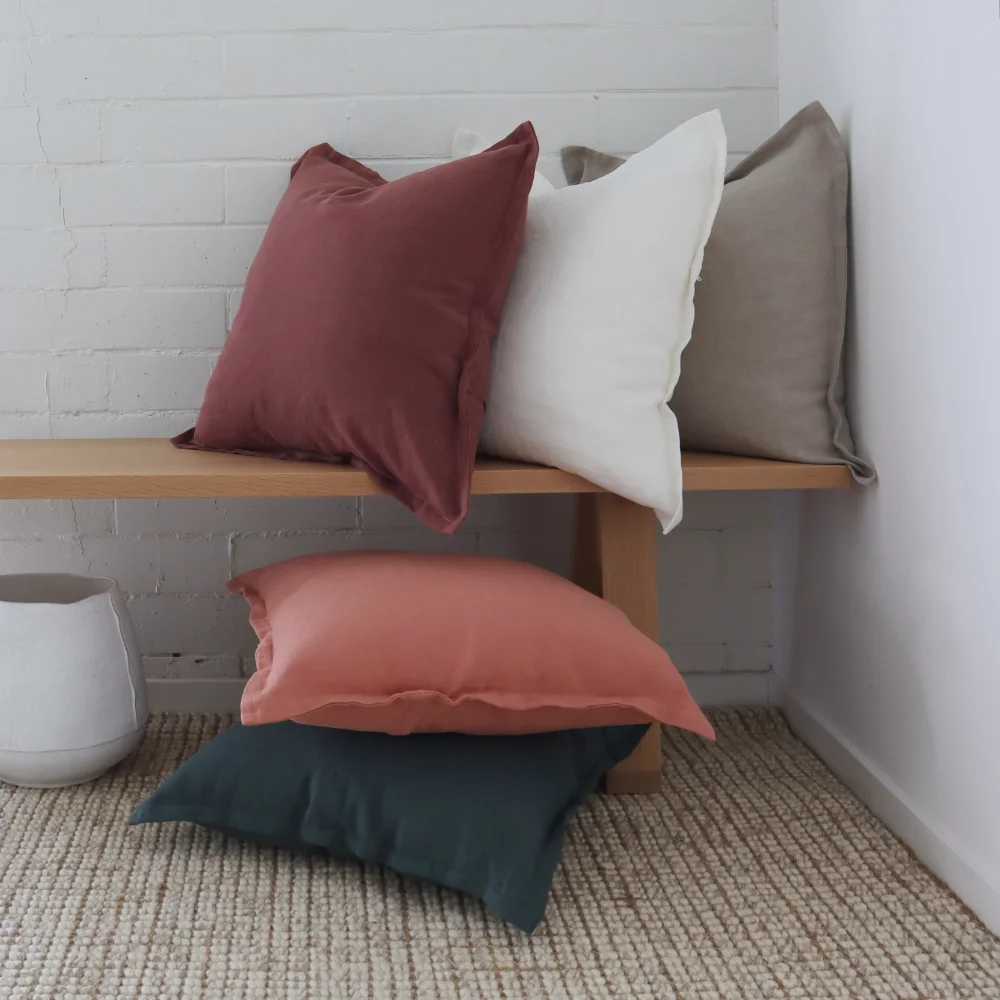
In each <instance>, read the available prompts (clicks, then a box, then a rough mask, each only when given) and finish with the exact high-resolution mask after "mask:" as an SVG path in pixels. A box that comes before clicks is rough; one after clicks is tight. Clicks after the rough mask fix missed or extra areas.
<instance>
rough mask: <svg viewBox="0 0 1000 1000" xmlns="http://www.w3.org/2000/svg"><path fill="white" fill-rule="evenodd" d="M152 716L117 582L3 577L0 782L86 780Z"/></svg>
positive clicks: (121, 752)
mask: <svg viewBox="0 0 1000 1000" xmlns="http://www.w3.org/2000/svg"><path fill="white" fill-rule="evenodd" d="M148 714H149V712H148V708H147V703H146V686H145V681H144V678H143V675H142V664H141V659H140V656H139V647H138V644H137V642H136V638H135V632H134V630H133V628H132V622H131V619H130V618H129V614H128V608H127V607H126V605H125V600H124V598H123V596H122V593H121V591H120V590H119V588H118V585H117V584H116V583H115V582H114V580H110V579H107V578H104V577H85V576H74V575H72V574H68V573H30V574H17V575H11V576H3V575H0V781H6V782H9V783H10V784H15V785H26V786H28V787H34V788H54V787H59V786H62V785H74V784H79V783H80V782H83V781H90V780H91V779H93V778H96V777H98V776H99V775H100V774H102V773H103V772H104V771H106V770H107V769H108V768H109V767H111V766H112V765H114V764H117V763H118V761H120V760H122V759H123V758H124V757H126V756H127V755H128V754H129V753H130V752H131V751H132V750H133V749H134V748H135V746H136V745H137V744H138V742H139V740H140V739H141V738H142V733H143V731H144V729H145V726H146V720H147V718H148Z"/></svg>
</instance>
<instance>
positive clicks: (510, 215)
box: [174, 122, 538, 533]
mask: <svg viewBox="0 0 1000 1000" xmlns="http://www.w3.org/2000/svg"><path fill="white" fill-rule="evenodd" d="M537 156H538V142H537V139H536V138H535V132H534V129H533V128H532V127H531V124H530V123H528V122H525V123H524V124H523V125H520V126H518V128H516V129H515V130H514V131H513V132H512V133H511V134H510V135H509V136H508V137H507V138H506V139H504V140H503V141H502V142H498V143H497V144H496V145H495V146H493V147H491V148H490V149H488V150H486V151H485V152H483V153H479V154H477V155H476V156H470V157H467V158H465V159H462V160H456V161H454V162H451V163H445V164H442V165H441V166H438V167H432V168H431V169H429V170H424V171H421V172H420V173H416V174H411V175H410V176H408V177H404V178H401V179H400V180H397V181H393V182H392V183H391V184H390V183H387V182H386V181H385V179H384V178H382V177H380V176H379V175H378V174H377V173H375V172H374V171H372V170H369V169H368V168H367V167H365V166H363V165H362V164H360V163H358V162H357V161H355V160H352V159H351V158H350V157H348V156H344V155H343V154H342V153H338V152H337V151H336V150H334V149H331V148H330V146H328V145H326V144H325V143H324V144H323V145H320V146H314V147H313V148H312V149H310V150H308V151H307V152H306V153H305V154H304V155H303V156H302V158H301V159H300V160H299V161H298V162H297V163H296V164H295V166H293V167H292V175H291V181H290V182H289V185H288V190H287V191H286V192H285V194H284V196H283V197H282V199H281V202H280V203H279V205H278V208H277V209H276V211H275V213H274V217H273V218H272V219H271V223H270V225H269V226H268V228H267V232H266V233H265V235H264V240H263V243H262V244H261V247H260V250H259V251H258V252H257V256H256V258H255V259H254V262H253V266H252V267H251V268H250V273H249V275H248V276H247V281H246V287H245V289H244V292H243V300H242V304H241V306H240V310H239V313H238V314H237V316H236V321H235V322H234V324H233V329H232V332H231V333H230V334H229V337H228V339H227V340H226V344H225V347H224V348H223V351H222V354H221V356H220V357H219V361H218V364H217V365H216V368H215V371H214V372H213V374H212V377H211V379H210V380H209V384H208V389H207V391H206V393H205V401H204V403H203V404H202V408H201V412H200V413H199V415H198V421H197V423H196V425H195V427H194V428H193V429H192V430H189V431H186V432H185V433H183V434H181V435H179V436H178V437H176V438H174V444H175V445H177V446H178V447H181V448H195V449H204V450H208V451H226V452H238V453H240V454H253V455H269V456H272V457H278V458H288V459H305V460H311V461H322V462H338V463H339V462H349V463H351V464H352V465H355V466H357V467H358V468H361V469H365V470H366V471H367V472H369V473H371V475H372V476H373V477H374V479H375V480H376V481H377V482H378V483H379V485H380V486H382V487H383V488H384V489H385V490H386V491H387V492H389V493H391V494H392V495H393V496H395V497H397V498H398V499H399V500H401V501H402V502H403V503H404V504H405V505H406V506H407V507H409V508H410V510H412V511H413V512H414V513H415V514H416V515H417V516H418V517H420V518H421V519H422V520H423V521H424V522H425V523H427V524H428V525H430V527H432V528H435V529H437V530H439V531H443V532H447V533H451V532H453V531H455V530H456V528H457V527H458V526H459V524H461V522H462V519H463V518H464V517H465V514H466V511H467V509H468V503H469V490H470V487H471V480H472V468H473V464H474V461H475V453H476V444H477V441H478V438H479V427H480V423H481V422H482V417H483V408H484V405H485V400H486V384H487V379H488V376H489V368H490V343H491V341H492V339H493V337H494V336H495V334H496V331H497V326H498V324H499V320H500V308H501V305H502V303H503V297H504V293H505V292H506V290H507V284H508V282H509V280H510V276H511V272H512V270H513V267H514V261H515V258H516V257H517V251H518V249H519V247H520V244H521V237H522V234H523V229H524V217H525V212H526V209H527V203H528V192H529V191H530V189H531V182H532V178H533V176H534V171H535V160H536V159H537Z"/></svg>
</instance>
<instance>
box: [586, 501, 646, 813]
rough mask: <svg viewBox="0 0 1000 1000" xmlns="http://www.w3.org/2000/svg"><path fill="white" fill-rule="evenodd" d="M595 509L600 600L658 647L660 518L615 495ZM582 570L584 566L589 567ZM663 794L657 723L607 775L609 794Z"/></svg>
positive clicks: (644, 508) (598, 504) (595, 503)
mask: <svg viewBox="0 0 1000 1000" xmlns="http://www.w3.org/2000/svg"><path fill="white" fill-rule="evenodd" d="M593 506H594V528H595V531H594V540H595V546H596V550H597V566H598V570H599V574H600V587H601V596H602V597H603V598H604V599H605V600H606V601H609V602H610V603H611V604H613V605H615V607H617V608H621V610H622V611H624V612H625V614H626V615H627V616H628V619H629V621H630V622H631V623H632V624H633V625H634V626H635V627H636V628H637V629H639V630H640V631H641V632H643V633H644V634H645V635H647V636H648V637H649V638H650V639H652V640H653V641H654V642H655V641H657V637H658V635H659V608H658V602H657V586H656V542H655V539H656V527H657V525H656V516H655V515H654V514H653V512H652V511H651V510H650V509H649V508H648V507H640V506H639V505H638V504H635V503H632V502H631V501H629V500H625V499H623V498H622V497H619V496H615V494H613V493H601V494H599V495H598V496H596V497H594V504H593ZM582 526H583V525H582V523H581V527H582ZM578 565H580V566H581V567H582V566H585V565H586V561H585V562H584V563H583V564H578ZM659 788H660V726H659V724H658V723H654V724H653V725H652V726H651V727H650V729H649V732H648V733H646V735H645V736H644V737H643V739H642V742H641V743H640V744H639V746H638V747H637V748H636V749H635V751H634V752H633V753H632V755H631V756H630V757H628V758H627V759H626V760H623V761H622V762H621V763H620V764H619V765H618V766H617V767H614V768H612V769H611V770H610V771H609V772H608V776H607V778H606V779H605V789H606V790H607V792H608V793H609V794H611V795H622V794H631V793H642V792H647V793H648V792H656V791H658V790H659Z"/></svg>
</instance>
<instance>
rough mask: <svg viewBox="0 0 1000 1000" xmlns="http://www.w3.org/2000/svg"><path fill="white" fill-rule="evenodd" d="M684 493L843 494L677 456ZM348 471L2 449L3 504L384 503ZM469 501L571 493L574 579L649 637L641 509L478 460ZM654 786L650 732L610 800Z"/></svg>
mask: <svg viewBox="0 0 1000 1000" xmlns="http://www.w3.org/2000/svg"><path fill="white" fill-rule="evenodd" d="M683 465H684V489H685V490H686V491H703V490H811V489H842V488H845V487H847V486H849V485H850V482H851V480H850V474H849V473H848V471H847V469H846V468H845V467H843V466H838V465H800V464H796V463H790V462H772V461H767V460H764V459H754V458H737V457H733V456H730V455H708V454H700V453H685V454H684V456H683ZM381 492H382V490H380V489H379V488H378V487H377V486H376V485H375V484H374V483H373V482H372V480H371V478H370V477H369V476H368V475H367V473H364V472H359V471H358V470H357V469H352V468H350V467H346V466H338V465H322V464H318V463H315V464H314V463H299V462H282V461H278V460H276V459H265V458H245V457H240V456H235V455H214V454H207V453H204V452H192V451H179V450H177V449H175V448H173V447H172V446H171V445H170V443H169V442H168V441H165V440H161V439H150V438H137V439H114V438H111V439H99V440H58V441H52V440H25V441H0V499H14V500H25V499H44V500H56V499H65V500H83V499H92V498H106V499H116V498H126V497H150V498H152V497H323V496H328V497H343V496H371V495H373V494H378V493H381ZM472 492H473V493H475V494H484V493H492V494H502V493H509V494H524V493H574V494H578V497H577V515H576V528H575V532H576V535H575V564H574V579H575V580H576V582H577V583H579V584H580V585H581V586H583V587H585V588H586V589H587V590H590V591H591V592H592V593H595V594H598V595H600V596H601V597H603V598H604V599H605V600H608V601H610V602H611V603H612V604H614V605H616V606H617V607H619V608H621V609H622V610H623V611H624V612H625V613H626V614H627V615H628V617H629V619H630V620H631V621H632V623H633V624H634V625H635V626H636V627H637V628H639V629H641V630H642V631H643V632H644V633H645V634H646V635H648V636H649V637H650V638H651V639H654V640H656V639H658V634H657V586H656V542H655V535H656V531H657V526H656V521H655V518H654V516H653V512H652V511H651V510H649V509H647V508H645V507H640V506H639V505H637V504H634V503H631V502H630V501H628V500H624V499H623V498H621V497H619V496H616V495H615V494H612V493H607V492H605V491H603V490H601V489H600V488H599V487H597V486H594V485H593V483H589V482H587V481H586V480H585V479H581V478H580V477H579V476H575V475H573V474H572V473H569V472H562V471H560V470H559V469H550V468H545V467H544V466H538V465H528V464H526V463H522V462H503V461H496V460H492V459H481V460H480V461H478V462H477V463H476V470H475V472H474V474H473V477H472ZM659 786H660V741H659V731H658V727H653V728H652V729H651V730H650V732H649V734H648V735H647V736H646V738H645V739H644V740H643V741H642V743H641V744H640V745H639V747H638V749H637V750H636V751H635V753H633V754H632V756H631V757H629V758H628V760H626V761H624V762H623V763H621V764H620V765H619V766H618V767H616V768H615V769H614V770H613V771H612V772H611V773H610V774H609V775H608V779H607V786H606V787H607V790H608V791H609V792H611V793H612V794H621V793H629V792H652V791H656V790H658V789H659Z"/></svg>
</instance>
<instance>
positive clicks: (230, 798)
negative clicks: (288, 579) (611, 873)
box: [131, 722, 645, 932]
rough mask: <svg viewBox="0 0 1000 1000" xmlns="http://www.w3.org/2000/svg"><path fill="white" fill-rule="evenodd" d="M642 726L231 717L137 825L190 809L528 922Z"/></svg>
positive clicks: (195, 815)
mask: <svg viewBox="0 0 1000 1000" xmlns="http://www.w3.org/2000/svg"><path fill="white" fill-rule="evenodd" d="M644 732H645V727H644V726H628V727H620V728H607V729H583V730H569V731H566V732H560V733H540V734H536V735H531V736H461V735H458V734H455V733H445V734H425V735H417V736H407V737H404V738H402V739H401V738H399V737H395V736H386V735H384V734H381V733H356V732H346V731H344V730H340V729H325V728H322V727H318V726H299V725H296V724H295V723H293V722H284V723H277V724H275V725H271V726H253V727H244V726H241V725H239V724H237V725H234V726H231V727H230V728H228V729H226V730H225V731H224V732H222V733H221V734H220V735H219V736H216V737H215V739H213V740H211V741H210V742H209V743H207V744H206V745H205V746H203V747H202V748H201V749H200V750H199V751H198V752H197V753H196V754H194V756H192V757H190V758H188V760H186V761H185V762H184V763H183V764H182V765H181V766H180V767H179V768H178V769H177V770H176V771H175V772H174V773H173V774H172V775H171V776H170V777H169V778H167V779H166V780H165V781H164V782H163V784H161V785H160V787H159V788H157V789H156V791H155V792H153V794H152V795H150V796H149V798H148V799H146V801H145V802H143V803H142V804H141V805H140V806H139V807H138V808H137V809H136V810H135V813H134V814H133V815H132V819H131V823H133V824H138V823H162V822H167V821H182V822H189V823H197V824H198V825H199V826H205V827H208V828H210V829H212V830H220V831H222V832H224V833H228V834H232V835H235V836H240V837H245V838H247V839H250V840H254V841H258V842H259V841H263V842H265V843H269V844H274V845H277V846H280V847H287V848H292V849H317V848H318V849H320V850H323V851H326V852H328V853H330V854H333V855H336V856H338V857H351V858H359V859H361V860H362V861H368V862H372V863H375V864H383V865H388V866H389V867H390V868H393V869H395V870H396V871H398V872H400V873H401V874H403V875H412V876H415V877H417V878H421V879H425V880H427V881H429V882H436V883H438V884H440V885H445V886H450V887H451V888H453V889H459V890H461V891H463V892H467V893H469V894H471V895H473V896H476V897H478V898H479V899H482V900H483V901H484V902H485V903H486V904H487V905H488V906H490V907H492V909H494V910H495V911H496V912H497V913H498V914H500V916H501V917H503V918H504V919H505V920H509V921H511V922H512V923H514V924H516V925H517V926H518V927H520V928H521V929H522V930H525V931H528V932H530V931H531V930H533V929H534V927H535V926H536V924H537V923H538V922H539V921H540V920H541V918H542V916H543V914H544V912H545V903H546V899H547V897H548V892H549V887H550V885H551V884H552V875H553V872H554V870H555V867H556V864H557V863H558V861H559V855H560V852H561V850H562V843H563V837H564V834H565V829H566V822H567V819H568V818H569V816H570V815H571V814H572V812H573V810H574V809H575V808H576V807H577V806H578V805H579V803H580V802H581V801H582V800H583V799H584V797H585V796H586V795H587V794H588V793H589V792H591V791H592V790H593V789H594V788H595V787H596V786H597V783H598V782H599V781H600V779H601V776H602V775H603V774H604V773H605V771H607V770H608V768H610V767H612V766H613V765H614V764H617V763H618V762H619V761H620V760H623V759H624V758H625V757H627V756H628V755H629V753H631V752H632V750H633V749H635V747H636V745H637V744H638V742H639V740H640V739H641V737H642V735H643V733H644Z"/></svg>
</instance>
